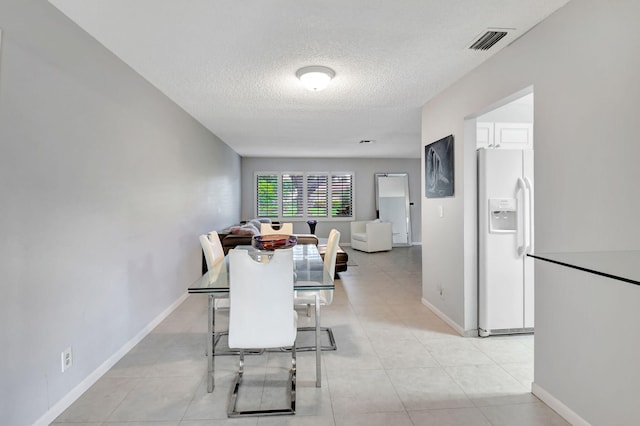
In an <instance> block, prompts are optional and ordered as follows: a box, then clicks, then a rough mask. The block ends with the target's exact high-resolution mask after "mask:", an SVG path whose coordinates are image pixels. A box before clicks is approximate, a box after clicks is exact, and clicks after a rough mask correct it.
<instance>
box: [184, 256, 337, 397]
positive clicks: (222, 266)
mask: <svg viewBox="0 0 640 426" xmlns="http://www.w3.org/2000/svg"><path fill="white" fill-rule="evenodd" d="M236 249H241V250H249V252H250V255H251V256H253V257H254V258H256V259H257V260H260V258H261V257H262V256H266V257H268V256H269V255H270V254H272V252H268V251H260V250H257V249H255V248H254V247H252V246H237V247H236ZM292 250H293V268H294V270H293V274H294V285H293V287H294V290H296V291H298V290H334V288H335V286H334V282H333V271H328V270H326V269H325V267H324V261H323V259H322V257H321V256H320V253H319V252H318V248H317V247H316V246H315V245H313V244H298V245H295V246H294V247H293V248H292ZM188 292H189V293H194V294H207V295H209V303H208V311H209V320H208V327H207V330H208V333H207V357H208V360H207V361H208V367H207V391H208V392H213V388H214V387H215V379H214V373H215V343H216V337H217V335H216V330H215V301H216V299H217V298H228V297H229V263H228V256H225V259H224V261H223V262H219V263H218V264H217V265H215V266H214V267H212V268H211V269H210V270H209V271H207V272H206V273H205V274H204V275H202V277H200V278H198V279H197V280H196V281H195V282H194V283H193V284H191V285H190V286H189V289H188ZM315 305H316V306H315V312H316V317H315V352H316V387H320V386H321V379H320V377H321V350H322V347H321V344H320V300H319V296H316V298H315Z"/></svg>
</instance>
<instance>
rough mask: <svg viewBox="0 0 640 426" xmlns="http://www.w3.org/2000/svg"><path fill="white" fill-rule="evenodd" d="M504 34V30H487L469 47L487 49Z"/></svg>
mask: <svg viewBox="0 0 640 426" xmlns="http://www.w3.org/2000/svg"><path fill="white" fill-rule="evenodd" d="M506 35H507V32H506V31H498V30H488V31H487V32H486V33H484V34H482V35H481V36H480V37H478V39H477V40H476V41H474V42H473V43H472V44H471V46H469V49H471V50H489V49H490V48H491V47H493V46H494V45H495V44H496V43H497V42H499V41H500V40H502V38H503V37H504V36H506Z"/></svg>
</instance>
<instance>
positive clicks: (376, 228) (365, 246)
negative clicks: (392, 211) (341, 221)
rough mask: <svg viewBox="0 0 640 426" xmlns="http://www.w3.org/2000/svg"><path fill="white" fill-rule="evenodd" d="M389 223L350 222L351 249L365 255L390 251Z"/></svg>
mask: <svg viewBox="0 0 640 426" xmlns="http://www.w3.org/2000/svg"><path fill="white" fill-rule="evenodd" d="M392 244H393V233H392V231H391V222H381V221H379V220H365V221H355V222H351V247H352V248H354V249H356V250H360V251H365V252H367V253H371V252H376V251H385V250H391V247H392Z"/></svg>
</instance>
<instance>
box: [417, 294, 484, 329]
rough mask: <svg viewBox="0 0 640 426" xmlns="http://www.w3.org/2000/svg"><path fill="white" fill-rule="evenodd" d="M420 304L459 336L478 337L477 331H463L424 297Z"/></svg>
mask: <svg viewBox="0 0 640 426" xmlns="http://www.w3.org/2000/svg"><path fill="white" fill-rule="evenodd" d="M422 304H423V305H425V306H426V307H427V308H429V309H431V311H433V313H434V314H436V315H437V316H438V317H439V318H440V319H441V320H442V321H444V322H446V323H447V324H449V325H450V326H451V328H453V329H454V330H455V331H456V332H457V333H458V334H459V335H461V336H463V337H478V330H477V329H473V330H466V331H465V329H464V328H462V327H460V325H459V324H458V323H456V322H455V321H453V320H452V319H451V318H449V317H448V316H447V315H445V314H444V313H443V312H442V311H440V309H438V308H436V307H435V306H434V305H432V304H431V303H430V302H429V301H428V300H427V299H425V298H424V297H423V298H422Z"/></svg>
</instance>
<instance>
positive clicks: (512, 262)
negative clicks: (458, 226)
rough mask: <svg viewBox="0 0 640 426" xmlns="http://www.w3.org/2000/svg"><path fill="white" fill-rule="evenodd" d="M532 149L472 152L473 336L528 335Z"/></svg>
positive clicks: (530, 314) (531, 283)
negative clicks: (475, 293) (474, 165)
mask: <svg viewBox="0 0 640 426" xmlns="http://www.w3.org/2000/svg"><path fill="white" fill-rule="evenodd" d="M532 251H533V150H529V149H527V150H520V149H484V148H481V149H479V150H478V334H479V335H480V336H483V337H485V336H490V335H496V334H514V333H531V332H533V328H534V325H533V320H534V318H533V308H534V305H533V303H534V292H533V291H534V275H533V259H532V258H530V257H527V253H531V252H532Z"/></svg>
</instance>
